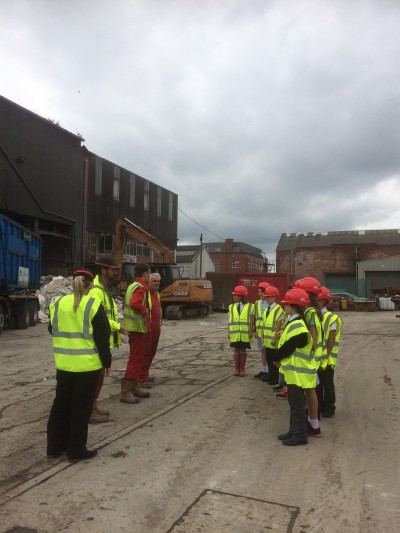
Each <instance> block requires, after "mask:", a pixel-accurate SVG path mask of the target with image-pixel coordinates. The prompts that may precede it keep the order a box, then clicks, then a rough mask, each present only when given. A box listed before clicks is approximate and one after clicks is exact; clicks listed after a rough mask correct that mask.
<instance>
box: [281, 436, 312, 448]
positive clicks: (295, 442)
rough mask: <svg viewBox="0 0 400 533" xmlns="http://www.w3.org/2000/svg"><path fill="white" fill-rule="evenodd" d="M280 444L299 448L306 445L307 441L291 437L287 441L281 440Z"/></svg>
mask: <svg viewBox="0 0 400 533" xmlns="http://www.w3.org/2000/svg"><path fill="white" fill-rule="evenodd" d="M282 444H283V445H284V446H301V445H302V444H308V439H301V438H300V437H296V436H295V435H292V436H291V437H289V438H288V439H286V440H283V441H282Z"/></svg>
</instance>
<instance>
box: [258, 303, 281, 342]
mask: <svg viewBox="0 0 400 533" xmlns="http://www.w3.org/2000/svg"><path fill="white" fill-rule="evenodd" d="M267 311H268V307H267V308H266V309H264V313H263V316H262V320H263V324H264V326H263V332H264V335H263V339H262V342H263V346H265V348H276V345H274V344H272V342H271V341H272V339H273V338H274V335H275V330H276V325H277V323H278V322H279V321H280V320H283V318H284V312H283V309H282V307H281V306H280V305H279V304H276V305H275V307H273V308H272V309H271V311H270V312H269V313H268V314H267Z"/></svg>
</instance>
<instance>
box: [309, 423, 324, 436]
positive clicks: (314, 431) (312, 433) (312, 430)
mask: <svg viewBox="0 0 400 533" xmlns="http://www.w3.org/2000/svg"><path fill="white" fill-rule="evenodd" d="M307 434H308V435H309V436H310V437H317V438H318V437H321V436H322V435H321V428H313V427H312V425H311V424H310V422H309V421H308V420H307Z"/></svg>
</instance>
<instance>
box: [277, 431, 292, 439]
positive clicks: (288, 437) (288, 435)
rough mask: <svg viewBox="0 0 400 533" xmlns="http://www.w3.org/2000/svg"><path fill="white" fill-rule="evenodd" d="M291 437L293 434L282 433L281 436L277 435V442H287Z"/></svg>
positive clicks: (289, 432) (288, 432)
mask: <svg viewBox="0 0 400 533" xmlns="http://www.w3.org/2000/svg"><path fill="white" fill-rule="evenodd" d="M292 435H293V433H292V432H291V431H290V429H289V431H287V432H286V433H282V434H281V435H278V439H279V440H287V439H290V437H291V436H292Z"/></svg>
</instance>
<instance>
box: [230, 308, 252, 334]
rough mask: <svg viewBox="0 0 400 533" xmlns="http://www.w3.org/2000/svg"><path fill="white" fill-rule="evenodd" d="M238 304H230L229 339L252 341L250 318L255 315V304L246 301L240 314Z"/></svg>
mask: <svg viewBox="0 0 400 533" xmlns="http://www.w3.org/2000/svg"><path fill="white" fill-rule="evenodd" d="M237 305H238V304H236V303H235V304H231V305H230V306H229V340H230V342H239V341H240V342H251V341H253V340H254V337H250V318H251V316H252V315H254V304H252V303H246V304H244V306H243V308H242V312H241V313H240V314H239V311H238V308H237Z"/></svg>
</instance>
